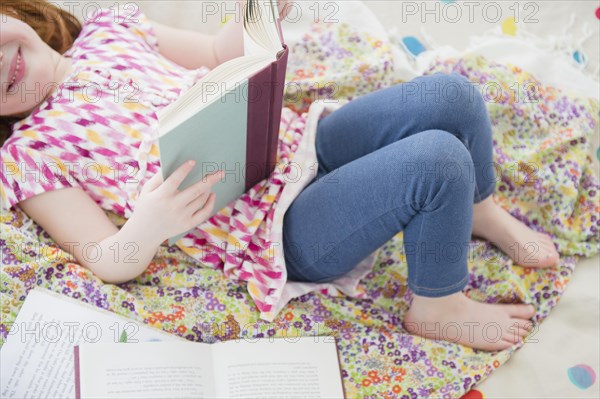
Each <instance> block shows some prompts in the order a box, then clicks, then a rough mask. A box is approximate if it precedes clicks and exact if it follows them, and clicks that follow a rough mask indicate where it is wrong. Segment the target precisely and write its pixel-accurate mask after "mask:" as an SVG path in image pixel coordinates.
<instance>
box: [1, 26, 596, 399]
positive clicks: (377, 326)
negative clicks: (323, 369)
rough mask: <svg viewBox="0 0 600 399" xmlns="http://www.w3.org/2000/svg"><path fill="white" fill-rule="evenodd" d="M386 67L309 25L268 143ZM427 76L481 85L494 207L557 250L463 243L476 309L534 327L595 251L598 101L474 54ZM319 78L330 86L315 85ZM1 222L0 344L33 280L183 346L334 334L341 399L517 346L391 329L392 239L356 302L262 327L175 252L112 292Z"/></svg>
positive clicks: (396, 296)
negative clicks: (506, 249) (520, 252)
mask: <svg viewBox="0 0 600 399" xmlns="http://www.w3.org/2000/svg"><path fill="white" fill-rule="evenodd" d="M392 71H393V65H392V57H391V54H390V49H389V47H388V44H387V43H385V42H383V41H382V40H381V39H380V38H373V37H371V36H370V35H369V34H368V33H365V32H359V31H353V30H352V29H351V28H350V27H349V26H347V25H345V24H335V26H334V25H332V26H329V27H323V26H315V27H314V28H313V29H312V30H311V32H310V34H307V35H306V37H305V38H304V39H303V42H301V43H297V44H295V45H294V47H293V48H292V53H291V55H290V64H289V67H288V76H287V79H288V81H289V82H294V83H295V84H296V87H299V88H300V89H301V90H300V95H299V96H298V95H295V96H293V98H292V97H289V96H288V97H286V104H285V106H286V109H284V116H285V118H287V122H288V123H285V124H283V123H282V128H281V132H280V136H281V137H284V136H285V135H286V134H288V133H289V129H295V128H297V127H298V126H302V124H303V122H304V119H305V117H306V109H307V106H308V105H309V104H310V102H311V101H312V100H311V99H313V98H314V96H315V94H317V95H318V96H319V98H323V97H324V96H325V97H326V98H352V97H353V96H356V95H360V94H364V93H366V92H369V91H372V90H377V89H380V88H383V87H386V86H389V85H392V84H394V83H397V82H395V81H394V80H393V78H391V77H392V76H393V74H392ZM436 71H444V72H450V71H455V72H458V73H460V74H462V75H464V76H466V77H467V78H469V79H470V80H471V81H472V82H474V83H478V84H479V87H480V88H481V89H482V92H484V95H485V96H486V98H487V104H488V109H489V113H490V116H491V120H492V123H493V128H494V148H495V151H494V157H495V161H496V162H497V164H498V171H499V172H501V173H500V176H501V178H500V179H498V181H497V191H496V194H495V196H496V199H497V200H498V201H499V202H500V203H501V204H502V206H504V207H505V208H507V209H508V210H510V212H511V213H512V214H513V215H515V216H516V217H517V218H519V219H520V220H522V221H523V222H525V223H526V224H528V225H529V226H532V227H533V228H535V229H537V230H539V231H545V232H548V233H550V234H551V235H552V237H553V238H554V241H555V243H556V244H557V246H558V249H559V252H560V253H561V264H560V267H558V268H556V269H549V270H535V269H529V268H522V267H518V266H514V265H513V264H512V261H511V260H510V259H509V258H508V257H507V256H506V255H504V254H503V253H502V252H500V251H499V250H498V249H497V248H495V247H494V246H492V245H490V244H489V243H487V242H485V241H480V240H474V241H473V243H472V244H473V251H472V253H473V256H471V258H470V260H469V268H470V273H471V279H470V281H469V284H468V287H467V294H468V295H469V296H470V297H472V298H474V299H477V300H480V301H486V302H519V301H530V302H532V303H534V304H535V306H536V308H537V314H536V317H535V318H536V321H537V322H542V321H543V320H544V319H545V318H546V317H547V316H548V315H549V313H550V311H551V310H552V308H553V307H554V306H555V305H556V303H557V302H558V301H559V300H560V298H561V295H562V293H563V292H564V290H565V287H566V285H567V284H568V282H569V279H570V276H571V273H572V272H573V270H574V267H575V264H576V261H577V259H578V257H582V256H583V257H587V256H591V255H593V254H595V253H596V251H597V248H598V234H597V233H598V228H599V224H600V221H599V220H598V214H599V210H600V205H599V202H598V194H599V188H600V187H599V182H598V178H597V176H595V175H594V174H593V171H592V159H591V157H590V155H589V154H590V150H589V146H590V138H591V137H592V135H593V134H594V131H595V129H597V128H598V123H599V108H598V103H597V102H596V101H593V100H591V99H586V98H576V97H573V96H570V95H567V94H565V93H562V92H560V91H559V90H557V89H555V88H553V87H549V86H544V85H543V84H541V83H540V82H538V81H536V79H535V76H531V75H530V74H528V73H527V71H523V70H520V69H519V68H516V67H514V66H510V65H499V64H495V63H492V62H489V61H487V60H486V59H484V58H481V57H476V56H472V57H466V58H462V59H438V60H436V61H435V62H434V63H433V64H432V65H431V68H430V70H429V71H428V72H427V73H433V72H436ZM327 81H329V82H338V87H337V88H336V89H335V90H328V89H327V88H325V89H323V88H322V87H319V86H318V85H315V83H316V82H324V83H326V82H327ZM109 216H110V217H111V218H112V219H113V221H114V222H115V223H116V224H117V225H122V224H123V223H124V220H122V219H120V218H119V217H117V216H115V215H114V214H110V213H109ZM0 228H1V239H0V244H1V245H2V260H1V265H2V269H1V274H0V307H1V322H0V344H1V343H3V342H4V340H5V339H6V337H7V335H8V330H9V328H10V325H11V323H12V322H13V321H14V319H15V317H16V315H17V313H18V311H19V309H20V307H21V305H22V303H23V301H24V300H25V297H26V295H27V292H28V291H29V290H30V289H32V288H33V287H35V286H43V287H46V288H48V289H50V290H53V291H56V292H59V293H62V294H64V295H67V296H70V297H73V298H76V299H78V300H81V301H84V302H89V303H92V304H95V305H96V306H98V307H101V308H104V309H109V310H111V311H114V312H116V313H119V314H121V315H124V316H127V317H130V318H133V319H136V320H140V321H142V322H144V323H147V324H149V325H152V326H154V327H158V328H161V329H163V330H165V331H167V332H170V333H173V334H177V335H179V336H182V337H185V338H187V339H189V340H190V341H202V342H214V341H221V340H229V339H235V338H244V337H248V338H255V337H271V336H273V337H283V336H287V337H289V336H295V335H336V336H337V338H338V350H339V354H340V361H341V365H342V369H343V370H342V374H343V383H344V388H345V392H346V395H347V397H348V398H355V397H360V398H375V397H381V398H396V397H397V398H416V397H425V396H431V397H449V398H455V397H461V396H462V395H464V394H465V392H467V391H469V390H470V389H471V388H472V387H474V386H475V385H476V384H477V383H479V382H481V381H482V380H483V379H485V378H486V377H487V376H489V375H490V373H492V372H493V371H494V369H496V368H497V367H499V366H500V365H502V364H503V363H504V362H505V361H506V360H507V359H508V358H509V357H510V356H511V354H512V353H514V351H515V350H517V349H518V346H515V347H513V348H512V349H509V350H506V351H502V352H498V353H488V352H483V351H477V350H473V349H470V348H467V347H463V346H460V345H456V344H453V343H448V342H442V341H434V340H425V339H421V338H419V337H416V336H413V335H410V334H408V333H407V332H406V331H405V330H404V329H403V328H402V325H401V320H402V318H403V315H404V312H405V311H406V310H407V308H408V306H409V304H410V301H411V293H410V290H407V288H406V287H407V285H406V277H407V268H406V259H405V256H404V252H403V247H402V233H401V232H400V233H399V234H398V235H396V236H395V237H394V238H393V239H391V240H390V241H389V242H388V243H386V244H385V245H384V246H382V247H381V248H380V250H379V251H378V252H377V262H376V266H375V268H374V269H373V271H372V272H371V273H370V274H368V275H367V276H366V277H365V279H364V280H363V283H364V286H365V288H366V289H367V292H368V295H367V296H366V298H363V299H353V298H349V297H344V296H337V297H336V296H329V295H327V294H325V293H322V292H313V293H309V294H306V295H304V296H302V297H300V298H297V299H294V300H292V301H291V302H290V303H288V305H287V306H286V307H285V308H284V309H283V310H282V311H281V312H280V314H279V315H278V317H277V318H276V319H275V320H274V322H272V323H268V322H266V321H263V320H260V319H259V317H258V315H259V312H258V310H257V309H256V307H255V306H254V304H253V302H252V300H251V298H250V296H249V294H248V292H247V289H246V287H245V285H244V283H238V282H235V281H232V280H230V279H228V278H226V277H225V276H224V275H223V273H222V271H219V270H214V269H211V268H206V267H202V265H201V264H198V263H194V261H193V260H191V259H190V257H188V256H187V255H186V254H184V253H182V252H181V250H179V249H178V248H177V247H175V246H173V247H168V246H166V245H163V246H161V247H160V249H159V252H158V254H157V256H156V257H155V259H154V260H153V262H152V263H151V265H150V266H149V268H148V269H147V270H146V272H145V273H144V274H142V275H141V276H139V277H138V278H136V279H135V280H133V281H130V282H128V283H124V284H119V285H112V284H103V283H102V282H101V281H100V280H99V279H98V278H96V277H95V276H94V275H93V274H92V273H91V272H89V271H88V270H87V269H85V268H83V267H81V266H80V265H78V264H77V263H76V262H74V259H73V258H72V257H71V256H70V255H69V254H67V253H65V252H63V251H62V250H60V249H58V248H57V247H56V245H55V244H54V243H53V241H52V240H51V239H50V238H49V236H48V235H47V234H46V233H45V232H44V231H43V230H42V229H41V228H40V227H39V226H37V225H36V224H35V223H32V221H31V220H30V219H29V218H28V217H27V216H26V215H25V214H24V213H22V212H21V211H14V212H8V213H2V214H0ZM534 334H535V331H534V333H533V334H532V335H534Z"/></svg>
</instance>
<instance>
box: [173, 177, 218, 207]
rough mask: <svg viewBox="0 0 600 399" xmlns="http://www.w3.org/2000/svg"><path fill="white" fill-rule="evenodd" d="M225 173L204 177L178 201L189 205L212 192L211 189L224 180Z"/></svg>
mask: <svg viewBox="0 0 600 399" xmlns="http://www.w3.org/2000/svg"><path fill="white" fill-rule="evenodd" d="M223 174H224V172H223V171H221V170H218V171H216V172H214V173H211V174H207V175H204V177H203V178H202V179H200V180H198V181H197V182H196V183H194V184H192V185H191V186H189V187H187V188H186V189H184V190H183V191H181V192H180V193H179V194H178V195H177V197H178V198H177V200H178V201H181V202H182V203H184V204H188V203H190V202H192V201H193V200H195V199H196V198H198V197H199V196H201V195H202V194H204V193H206V192H210V190H211V187H212V186H213V185H214V184H215V183H217V182H218V181H219V180H221V179H222V177H223Z"/></svg>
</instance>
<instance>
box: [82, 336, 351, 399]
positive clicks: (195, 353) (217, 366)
mask: <svg viewBox="0 0 600 399" xmlns="http://www.w3.org/2000/svg"><path fill="white" fill-rule="evenodd" d="M74 356H75V364H76V365H75V373H76V377H75V379H76V384H77V390H76V391H77V393H78V396H77V398H85V399H87V398H165V397H170V398H171V397H176V398H231V399H234V398H303V399H309V398H330V399H335V398H343V397H344V391H343V386H342V380H341V374H340V368H339V358H338V352H337V346H336V342H335V339H334V337H333V336H310V337H294V338H263V339H248V340H239V341H235V340H231V341H224V342H218V343H215V344H207V343H196V342H148V343H138V344H83V345H80V346H77V347H75V354H74Z"/></svg>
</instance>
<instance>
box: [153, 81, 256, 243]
mask: <svg viewBox="0 0 600 399" xmlns="http://www.w3.org/2000/svg"><path fill="white" fill-rule="evenodd" d="M247 90H248V80H245V81H243V82H241V83H239V84H236V85H235V87H234V88H232V89H230V90H228V91H226V92H225V93H224V94H223V95H222V96H221V97H219V98H217V99H216V100H215V101H213V102H212V103H210V104H208V105H207V106H206V107H205V108H203V109H202V110H201V111H199V112H198V113H196V114H195V115H194V116H192V117H191V118H189V119H187V120H186V121H184V122H183V123H181V124H180V125H178V126H176V127H175V128H174V129H173V130H171V131H170V132H168V133H167V134H165V135H163V136H160V137H159V144H158V145H159V148H160V161H161V171H162V173H163V180H164V179H166V177H167V176H170V175H171V174H172V173H173V172H174V171H175V170H176V169H177V168H179V167H180V166H181V165H182V164H183V163H184V162H186V161H187V160H190V159H194V160H195V161H196V166H195V167H194V169H193V170H192V171H191V172H190V173H189V174H188V175H187V176H186V178H185V179H184V180H183V182H182V183H181V185H180V186H179V190H180V191H182V190H184V189H185V188H187V187H189V186H190V185H192V184H194V183H195V182H198V181H200V179H202V178H203V177H204V176H205V175H207V174H210V173H213V172H216V171H217V170H222V171H224V172H225V176H224V177H223V178H222V179H221V180H220V181H219V182H217V183H215V184H214V185H213V186H212V190H211V191H213V192H214V193H215V195H216V198H215V205H214V208H213V211H212V213H211V214H210V216H209V217H212V216H213V215H214V214H216V213H217V212H219V210H221V209H222V208H224V207H225V206H227V205H228V204H229V203H230V202H231V201H233V200H235V199H237V198H239V197H240V196H241V195H242V194H244V192H245V191H246V190H245V184H246V179H245V173H246V170H245V169H246V141H247V140H246V137H247V121H248V97H247ZM187 233H188V232H184V233H181V234H180V235H178V236H175V237H171V238H170V239H169V245H174V244H175V243H176V242H177V241H178V240H179V239H180V238H182V237H183V236H185V235H186V234H187Z"/></svg>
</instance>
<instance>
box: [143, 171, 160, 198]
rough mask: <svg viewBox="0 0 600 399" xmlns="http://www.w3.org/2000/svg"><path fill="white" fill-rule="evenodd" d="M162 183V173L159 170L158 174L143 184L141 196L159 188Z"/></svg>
mask: <svg viewBox="0 0 600 399" xmlns="http://www.w3.org/2000/svg"><path fill="white" fill-rule="evenodd" d="M162 182H163V179H162V172H161V171H160V170H159V171H158V172H156V173H155V174H154V176H152V177H151V178H150V179H148V181H147V182H146V184H144V187H142V191H141V193H142V194H146V193H149V192H152V191H154V190H155V189H156V188H157V187H159V186H160V185H161V184H162Z"/></svg>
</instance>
